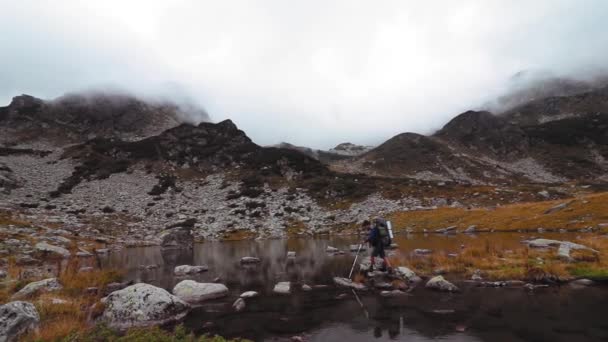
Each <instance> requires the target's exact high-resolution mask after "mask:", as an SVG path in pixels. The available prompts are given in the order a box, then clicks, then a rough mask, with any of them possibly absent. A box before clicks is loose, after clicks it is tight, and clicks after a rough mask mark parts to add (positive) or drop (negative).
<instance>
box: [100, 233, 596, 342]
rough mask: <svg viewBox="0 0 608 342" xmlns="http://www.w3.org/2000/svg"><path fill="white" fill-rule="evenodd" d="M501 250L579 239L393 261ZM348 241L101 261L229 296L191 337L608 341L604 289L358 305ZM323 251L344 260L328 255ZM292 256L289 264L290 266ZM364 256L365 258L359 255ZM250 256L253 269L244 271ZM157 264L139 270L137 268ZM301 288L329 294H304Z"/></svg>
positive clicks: (427, 241)
mask: <svg viewBox="0 0 608 342" xmlns="http://www.w3.org/2000/svg"><path fill="white" fill-rule="evenodd" d="M498 236H499V237H500V238H499V239H500V244H501V247H502V248H507V249H508V248H510V247H509V246H512V248H517V246H521V240H522V239H524V238H530V237H532V236H538V237H543V238H555V239H562V240H572V239H574V238H575V237H576V234H572V233H567V234H558V233H555V234H542V235H539V234H530V233H493V234H479V235H472V236H468V235H464V234H458V235H448V236H446V235H438V234H429V235H422V234H414V235H398V236H396V238H395V242H396V243H397V244H398V245H399V248H398V250H399V252H400V253H409V252H410V251H411V250H413V249H415V248H427V249H432V250H434V251H435V252H436V253H437V252H443V253H457V252H458V250H459V249H460V248H462V246H463V245H464V246H466V245H467V244H471V243H473V242H475V241H479V239H482V240H488V241H487V242H485V241H484V243H493V241H494V240H497V237H498ZM359 240H360V239H359V238H358V237H354V236H345V237H329V238H315V239H313V238H295V239H285V240H262V241H254V240H247V241H234V242H205V243H201V244H196V245H195V247H194V250H192V251H189V252H188V251H187V252H183V251H165V252H163V251H161V249H160V247H141V248H128V249H124V250H122V251H118V252H113V253H111V254H110V255H108V256H106V257H103V258H102V265H103V267H113V268H117V269H121V270H123V271H124V272H125V274H126V277H127V280H130V281H134V282H146V283H150V284H153V285H156V286H160V287H162V288H165V289H167V290H169V291H171V289H172V288H173V286H174V285H175V284H177V283H178V282H180V281H181V280H183V279H194V280H197V281H200V282H213V281H214V280H216V278H219V279H220V280H219V282H221V283H223V284H225V285H226V286H227V287H228V288H229V289H230V295H229V296H228V297H225V298H223V299H218V300H213V301H209V302H206V303H205V304H204V305H203V306H201V307H198V308H196V309H194V310H193V311H192V312H191V313H190V314H189V316H188V317H187V318H186V320H185V322H184V324H185V325H186V326H187V327H188V328H189V329H192V330H193V331H194V332H195V333H197V334H205V333H207V334H211V335H213V334H219V335H222V336H225V337H244V338H249V339H252V340H255V341H289V340H290V339H291V337H293V336H301V337H302V338H303V339H304V340H305V341H348V342H358V341H436V340H441V341H488V342H490V341H568V342H572V341H606V340H608V320H606V316H605V315H606V313H607V312H608V287H607V286H605V285H598V286H593V287H584V288H575V287H572V286H570V285H567V284H566V285H563V286H553V287H550V288H545V289H538V290H536V291H534V292H533V293H531V292H529V291H527V290H524V289H522V288H481V287H475V286H473V285H472V284H470V283H467V282H464V281H463V279H454V277H451V276H450V275H447V276H446V278H447V279H449V280H454V281H455V283H456V284H457V285H458V286H459V287H461V289H462V292H460V293H455V294H449V293H438V292H433V291H430V290H427V289H425V288H424V286H418V287H417V288H415V289H414V290H413V291H411V292H410V293H409V295H408V296H405V297H400V298H384V297H381V296H380V295H379V294H378V291H374V292H369V293H359V299H360V300H361V303H362V304H363V305H362V306H361V305H360V304H359V302H358V301H357V299H356V298H355V295H353V293H352V292H351V291H350V290H348V289H341V288H337V287H335V286H333V282H332V278H333V277H335V276H340V277H347V276H348V272H349V271H350V268H351V265H352V263H353V260H354V256H355V253H353V252H350V251H349V245H351V244H356V243H358V241H359ZM327 246H333V247H337V248H339V249H341V250H344V251H346V253H345V254H343V255H331V254H328V253H326V248H327ZM287 251H295V252H296V253H297V256H296V258H295V259H288V258H287ZM361 255H362V256H366V255H368V252H362V253H361ZM245 256H254V257H258V258H260V259H261V262H260V263H259V264H256V265H241V263H240V259H241V258H242V257H245ZM147 265H158V268H152V269H145V268H142V267H141V266H147ZM177 265H207V266H208V267H209V271H208V272H204V273H202V274H199V275H193V276H189V277H187V278H182V277H176V276H174V275H173V269H174V267H175V266H177ZM279 281H291V282H292V294H291V295H279V294H274V293H273V292H272V289H273V287H274V285H275V284H276V283H277V282H279ZM301 284H308V285H329V286H327V287H319V288H315V289H314V290H313V291H309V292H306V291H302V290H301V288H300V286H301ZM250 290H253V291H257V292H259V293H260V296H259V297H256V298H252V299H247V301H246V302H247V307H246V309H245V310H244V311H243V312H239V313H237V312H234V310H233V309H232V303H233V302H234V301H235V300H236V298H238V296H239V295H240V294H241V293H242V292H245V291H250Z"/></svg>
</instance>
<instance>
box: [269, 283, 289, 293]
mask: <svg viewBox="0 0 608 342" xmlns="http://www.w3.org/2000/svg"><path fill="white" fill-rule="evenodd" d="M272 291H273V292H274V293H279V294H290V293H291V283H290V282H288V281H282V282H279V283H278V284H276V285H275V286H274V289H273V290H272Z"/></svg>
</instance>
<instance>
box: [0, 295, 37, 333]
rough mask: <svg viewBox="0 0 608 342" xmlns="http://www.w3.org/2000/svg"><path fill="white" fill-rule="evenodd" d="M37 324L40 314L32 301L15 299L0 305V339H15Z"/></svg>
mask: <svg viewBox="0 0 608 342" xmlns="http://www.w3.org/2000/svg"><path fill="white" fill-rule="evenodd" d="M39 324H40V315H39V314H38V311H37V310H36V307H35V306H34V305H33V304H32V303H28V302H22V301H15V302H10V303H7V304H4V305H0V341H3V342H4V341H17V340H19V337H20V336H22V335H24V334H26V333H28V332H30V331H34V330H36V329H37V328H38V325H39Z"/></svg>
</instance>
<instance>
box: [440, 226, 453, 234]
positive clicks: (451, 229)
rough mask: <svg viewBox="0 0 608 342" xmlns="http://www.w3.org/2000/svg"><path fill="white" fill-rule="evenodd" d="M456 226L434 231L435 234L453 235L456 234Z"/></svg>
mask: <svg viewBox="0 0 608 342" xmlns="http://www.w3.org/2000/svg"><path fill="white" fill-rule="evenodd" d="M456 228H458V227H456V226H450V227H447V228H440V229H436V230H435V233H439V234H455V233H456Z"/></svg>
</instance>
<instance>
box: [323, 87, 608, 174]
mask: <svg viewBox="0 0 608 342" xmlns="http://www.w3.org/2000/svg"><path fill="white" fill-rule="evenodd" d="M606 160H608V87H604V88H599V89H596V90H593V91H591V92H587V93H582V94H576V95H571V96H558V97H548V98H544V99H540V100H536V101H533V102H530V103H527V104H525V105H522V106H520V107H517V108H514V109H512V110H510V111H508V112H505V113H502V114H499V115H495V114H492V113H490V112H487V111H467V112H465V113H462V114H460V115H458V116H456V117H455V118H453V119H452V120H450V121H449V122H448V123H447V124H446V125H445V126H444V127H443V128H442V129H440V130H439V131H438V132H436V133H435V134H433V135H431V136H422V135H419V134H415V133H404V134H400V135H397V136H395V137H393V138H391V139H389V140H388V141H387V142H385V143H384V144H382V145H380V146H379V147H377V148H375V149H373V150H371V151H369V152H367V153H366V154H364V155H362V156H360V157H358V158H355V159H354V160H353V161H350V163H337V165H336V166H335V168H336V169H341V170H361V171H364V172H366V173H368V174H374V175H380V176H390V177H412V178H418V179H428V180H452V181H459V182H473V183H478V184H481V183H496V182H504V181H510V182H541V183H559V182H567V181H582V182H604V183H605V182H608V164H607V163H606ZM345 164H350V165H345Z"/></svg>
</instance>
